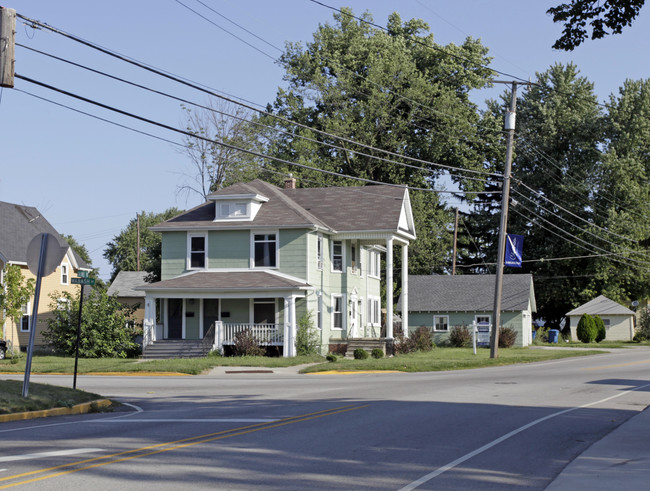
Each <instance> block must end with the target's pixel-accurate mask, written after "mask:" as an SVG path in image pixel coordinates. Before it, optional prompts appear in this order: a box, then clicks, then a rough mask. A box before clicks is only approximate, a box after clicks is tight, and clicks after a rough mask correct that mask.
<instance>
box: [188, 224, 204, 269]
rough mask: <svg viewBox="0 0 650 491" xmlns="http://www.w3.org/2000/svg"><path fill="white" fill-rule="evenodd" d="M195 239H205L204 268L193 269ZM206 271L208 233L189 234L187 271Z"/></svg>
mask: <svg viewBox="0 0 650 491" xmlns="http://www.w3.org/2000/svg"><path fill="white" fill-rule="evenodd" d="M193 237H203V238H204V239H205V241H204V244H205V245H204V248H205V250H204V251H203V255H204V261H203V267H202V268H193V267H192V238H193ZM204 269H208V234H207V233H201V234H195V233H188V234H187V270H188V271H201V270H204Z"/></svg>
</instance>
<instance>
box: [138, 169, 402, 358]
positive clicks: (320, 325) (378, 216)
mask: <svg viewBox="0 0 650 491" xmlns="http://www.w3.org/2000/svg"><path fill="white" fill-rule="evenodd" d="M151 230H154V231H157V232H161V233H162V268H161V276H162V278H161V281H160V282H157V283H152V284H150V285H147V286H144V287H142V288H143V290H144V291H145V292H146V301H145V321H144V345H145V348H146V346H147V345H149V344H151V343H153V341H155V340H161V339H201V338H203V336H204V335H206V333H207V332H208V330H209V328H210V326H211V325H212V324H213V323H215V321H219V322H217V323H216V326H217V327H218V328H219V332H217V333H216V338H217V344H218V345H219V346H221V345H227V344H232V340H233V337H234V334H235V333H236V332H237V331H242V330H245V329H251V330H252V331H253V332H254V333H255V335H256V336H257V338H258V339H259V340H261V341H264V342H265V343H266V344H272V345H276V346H281V347H282V352H283V355H284V356H295V353H296V349H295V338H296V328H297V322H298V320H299V319H300V318H301V317H302V316H304V315H305V314H307V313H310V314H311V319H312V322H313V324H314V326H315V327H317V329H318V333H319V336H320V339H321V347H322V351H323V352H325V351H327V350H328V349H334V347H340V346H339V345H342V344H345V343H347V340H348V339H350V338H358V337H379V336H380V331H381V325H380V323H381V313H380V312H381V304H382V301H381V298H380V291H381V288H380V276H381V271H380V265H381V255H382V254H385V257H386V277H387V278H388V281H387V284H388V288H386V299H385V304H386V305H388V306H389V309H390V310H391V312H390V313H391V315H389V316H388V318H389V319H391V322H389V323H388V325H387V326H386V337H387V338H389V339H391V338H392V336H393V332H392V305H393V303H394V300H393V288H392V285H393V249H394V245H399V246H401V248H402V261H403V266H402V267H407V265H408V259H407V255H408V244H409V241H411V240H413V239H414V238H415V228H414V224H413V215H412V213H411V204H410V200H409V193H408V190H407V189H406V188H405V187H397V186H385V185H383V186H363V187H361V186H356V187H355V186H350V187H330V188H305V189H296V188H295V179H288V180H287V181H286V182H285V188H284V189H281V188H278V187H276V186H273V185H271V184H269V183H266V182H264V181H260V180H255V181H251V182H249V183H246V184H235V185H233V186H230V187H227V188H224V189H221V190H219V191H217V192H215V193H213V194H211V195H210V196H209V197H208V201H207V202H206V203H204V204H202V205H200V206H198V207H196V208H194V209H192V210H189V211H188V212H185V213H183V214H181V215H179V216H177V217H175V218H172V219H171V220H168V221H166V222H163V223H161V224H159V225H156V226H155V227H152V228H151Z"/></svg>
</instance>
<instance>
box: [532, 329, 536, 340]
mask: <svg viewBox="0 0 650 491" xmlns="http://www.w3.org/2000/svg"><path fill="white" fill-rule="evenodd" d="M536 337H537V331H536V330H535V329H533V339H535V338H536Z"/></svg>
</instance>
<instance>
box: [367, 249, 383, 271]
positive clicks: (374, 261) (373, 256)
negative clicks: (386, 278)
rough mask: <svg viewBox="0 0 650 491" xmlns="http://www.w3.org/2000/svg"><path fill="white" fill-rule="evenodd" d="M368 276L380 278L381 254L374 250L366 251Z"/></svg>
mask: <svg viewBox="0 0 650 491" xmlns="http://www.w3.org/2000/svg"><path fill="white" fill-rule="evenodd" d="M368 276H369V277H370V278H381V254H380V252H379V251H377V250H374V249H368Z"/></svg>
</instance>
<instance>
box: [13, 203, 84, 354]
mask: <svg viewBox="0 0 650 491" xmlns="http://www.w3.org/2000/svg"><path fill="white" fill-rule="evenodd" d="M41 233H49V234H51V235H52V236H54V237H55V238H56V239H57V240H58V241H59V243H60V244H61V246H62V247H63V246H65V245H67V244H66V242H65V240H63V238H62V237H61V236H60V235H59V233H58V232H57V231H56V230H55V229H54V227H52V225H51V224H50V223H49V222H48V221H47V220H46V219H45V218H44V217H43V216H42V215H41V212H39V211H38V210H37V209H36V208H34V207H32V206H23V205H16V204H12V203H5V202H3V201H0V269H4V267H5V265H11V264H15V265H18V266H20V269H21V271H22V274H23V277H25V278H35V276H34V275H33V274H32V273H31V272H30V271H29V268H28V267H27V247H28V246H29V243H30V242H31V241H32V239H33V238H34V237H36V236H37V235H39V234H41ZM79 270H85V271H90V268H89V266H88V265H87V264H86V263H85V262H84V261H83V260H82V259H81V258H80V257H79V256H78V254H76V253H75V252H74V251H73V250H72V249H70V248H68V251H67V253H66V254H65V256H64V257H63V259H62V260H61V264H60V265H59V266H58V267H57V268H56V271H55V272H54V273H52V274H50V275H48V276H46V277H44V278H43V279H42V281H41V292H40V298H39V303H38V323H37V324H38V325H37V326H35V327H36V332H35V338H34V347H35V348H44V347H46V345H45V341H44V340H43V337H42V332H43V330H45V328H46V327H47V325H46V319H47V318H48V316H49V315H51V310H50V304H51V302H52V298H50V295H51V294H52V293H53V292H59V293H62V292H68V293H70V294H72V295H76V294H77V293H78V292H79V286H78V285H73V284H72V283H71V282H70V279H71V278H72V277H73V276H74V275H75V273H76V272H77V271H79ZM2 282H3V278H0V283H2ZM32 310H33V306H32V301H30V302H28V303H27V304H25V305H24V306H23V317H22V320H21V322H20V323H19V325H16V324H15V323H14V320H13V319H10V318H5V317H4V313H3V312H0V320H2V337H3V338H4V339H6V340H7V341H9V342H10V344H11V345H12V347H13V349H15V350H17V349H20V350H22V351H24V350H26V349H27V345H28V343H29V333H30V330H31V329H32V328H34V326H33V323H32V319H31V317H32Z"/></svg>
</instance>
